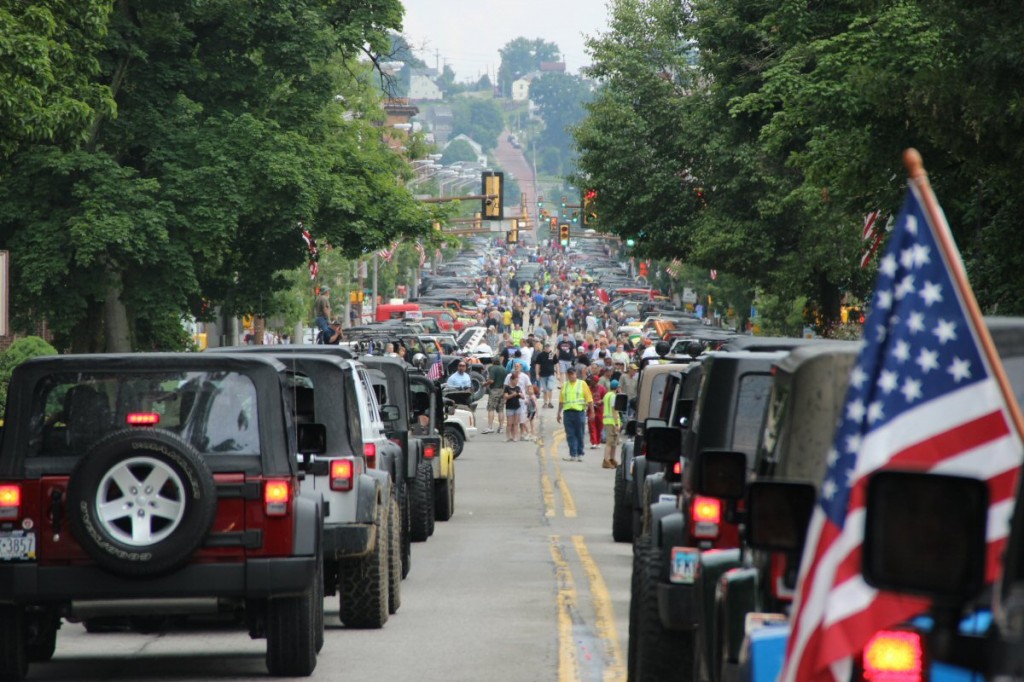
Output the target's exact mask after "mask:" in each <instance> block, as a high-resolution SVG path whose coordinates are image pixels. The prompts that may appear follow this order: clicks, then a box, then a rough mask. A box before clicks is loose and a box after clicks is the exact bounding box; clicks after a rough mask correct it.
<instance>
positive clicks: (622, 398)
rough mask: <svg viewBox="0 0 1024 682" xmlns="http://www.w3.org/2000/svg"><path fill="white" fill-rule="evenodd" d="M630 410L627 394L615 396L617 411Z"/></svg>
mask: <svg viewBox="0 0 1024 682" xmlns="http://www.w3.org/2000/svg"><path fill="white" fill-rule="evenodd" d="M628 409H629V396H628V395H626V394H625V393H616V394H615V411H616V412H625V411H626V410H628Z"/></svg>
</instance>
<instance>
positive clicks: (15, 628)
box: [0, 604, 28, 680]
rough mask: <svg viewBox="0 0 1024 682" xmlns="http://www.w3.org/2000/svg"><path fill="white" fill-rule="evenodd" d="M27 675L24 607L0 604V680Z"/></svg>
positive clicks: (22, 677)
mask: <svg viewBox="0 0 1024 682" xmlns="http://www.w3.org/2000/svg"><path fill="white" fill-rule="evenodd" d="M26 675H28V649H27V647H26V646H25V609H24V607H21V606H15V605H12V604H3V605H0V680H21V679H24V678H25V676H26Z"/></svg>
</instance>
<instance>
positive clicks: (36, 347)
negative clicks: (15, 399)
mask: <svg viewBox="0 0 1024 682" xmlns="http://www.w3.org/2000/svg"><path fill="white" fill-rule="evenodd" d="M56 354H57V349H56V348H54V347H53V346H51V345H50V344H48V343H47V342H46V341H44V340H43V339H41V338H39V337H38V336H26V337H24V338H21V339H18V340H17V341H15V342H14V343H12V344H11V346H10V348H8V349H7V350H6V351H4V352H3V353H0V414H4V412H5V410H6V409H7V386H8V385H9V384H10V382H11V372H13V371H14V368H15V367H17V366H18V365H20V364H21V363H23V362H25V361H26V360H28V359H29V358H35V357H39V356H41V355H56Z"/></svg>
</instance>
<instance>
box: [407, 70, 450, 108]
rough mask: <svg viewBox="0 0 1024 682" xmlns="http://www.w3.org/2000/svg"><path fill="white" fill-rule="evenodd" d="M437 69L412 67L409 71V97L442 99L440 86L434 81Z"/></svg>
mask: <svg viewBox="0 0 1024 682" xmlns="http://www.w3.org/2000/svg"><path fill="white" fill-rule="evenodd" d="M436 78H437V71H436V70H434V69H412V70H411V71H410V73H409V99H411V100H414V101H416V100H419V101H428V100H439V99H444V94H443V93H442V92H441V88H439V87H437V83H436V82H434V81H435V79H436Z"/></svg>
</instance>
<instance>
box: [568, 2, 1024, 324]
mask: <svg viewBox="0 0 1024 682" xmlns="http://www.w3.org/2000/svg"><path fill="white" fill-rule="evenodd" d="M610 10H611V19H610V24H609V30H608V31H607V32H606V33H605V34H602V35H600V36H597V37H595V38H592V39H590V40H589V41H588V48H589V50H590V52H591V55H592V57H593V66H592V68H591V69H590V72H589V75H591V76H593V77H595V78H596V79H597V80H598V81H599V82H600V83H601V84H602V87H601V89H600V90H599V91H598V93H597V95H596V97H595V99H594V100H593V101H592V102H591V103H590V104H589V105H588V108H587V112H588V115H587V118H586V119H585V120H584V121H583V122H582V123H581V124H580V125H579V126H578V127H577V128H576V129H575V130H574V137H575V140H576V147H577V150H578V153H579V157H578V160H577V165H578V168H579V170H578V172H577V173H576V175H575V176H574V181H575V182H576V183H577V184H579V185H581V186H583V185H586V186H592V187H595V188H597V189H598V191H599V197H600V198H599V203H600V211H601V228H602V229H605V230H609V231H612V232H615V233H617V234H619V235H621V236H622V237H624V238H634V239H636V240H637V247H636V251H637V253H638V254H640V255H655V256H658V257H661V258H665V257H669V258H672V257H675V258H679V259H681V260H683V261H684V262H687V263H692V264H697V265H700V266H702V267H705V268H707V267H713V268H716V269H719V270H720V271H723V272H742V273H745V274H747V276H749V277H750V279H751V281H752V284H753V285H755V286H757V287H758V288H759V289H760V290H763V291H771V292H773V295H774V296H775V297H777V298H778V301H779V304H780V305H781V306H782V307H783V308H785V309H786V310H788V309H789V308H788V306H789V303H788V302H790V301H800V300H801V299H802V298H805V299H806V302H807V306H808V308H809V309H810V310H813V311H815V316H816V319H820V321H821V326H822V328H825V329H829V328H832V326H833V323H834V321H835V320H836V319H837V318H838V315H839V305H840V302H841V300H842V294H843V293H845V294H849V295H853V296H855V297H858V298H864V299H869V298H870V291H869V289H870V286H871V283H872V281H873V272H872V271H871V270H870V269H868V270H861V269H860V267H859V259H860V255H861V251H862V248H863V247H862V244H861V239H860V227H861V224H862V222H863V218H864V214H865V213H867V212H868V211H871V210H874V209H879V210H881V211H882V212H883V215H884V214H887V213H888V214H892V213H895V212H897V211H898V209H899V205H900V201H901V198H902V195H903V194H904V192H905V182H904V181H903V180H902V178H903V177H904V172H905V171H904V170H903V168H902V151H903V150H904V149H905V148H906V147H910V146H914V147H917V148H918V149H919V150H920V151H921V153H922V155H923V157H924V160H925V164H926V167H927V168H928V169H929V171H930V177H931V180H932V184H933V186H934V187H935V190H936V193H937V195H938V197H939V200H940V202H941V203H942V205H943V208H944V209H945V212H946V214H947V216H948V218H949V220H950V224H951V225H952V228H953V232H954V236H955V238H956V239H957V241H958V243H959V245H960V249H961V252H962V253H963V255H964V258H965V262H966V265H967V268H968V272H969V274H970V276H971V279H972V282H973V284H974V289H975V293H976V294H977V296H978V299H979V302H980V303H981V304H982V306H983V308H984V309H986V310H989V311H992V310H998V311H999V312H1000V313H1019V312H1024V299H1022V298H1021V297H1020V296H1019V294H1018V292H1019V291H1020V290H1021V288H1022V287H1024V248H1021V247H1024V237H1022V236H1021V233H1020V230H1019V229H1017V227H1016V223H1017V222H1018V221H1017V220H1016V219H1015V216H1019V215H1020V212H1021V209H1022V208H1024V190H1022V188H1021V184H1020V182H1019V180H1017V179H1016V176H1017V175H1018V169H1019V168H1020V163H1021V158H1024V136H1022V135H1021V133H1022V132H1024V95H1022V94H1021V92H1020V88H1019V87H1017V85H1016V83H1019V82H1020V80H1021V78H1022V77H1024V60H1022V59H1021V58H1020V52H1019V50H1018V49H1017V48H1016V47H1015V46H1017V45H1019V44H1020V43H1021V39H1022V38H1024V21H1022V20H1024V6H1017V5H1014V6H1012V7H1010V6H1007V5H1005V3H997V2H994V1H992V0H985V1H983V2H981V3H980V4H979V3H970V4H966V5H965V4H963V3H958V2H953V0H925V1H924V2H910V1H908V0H880V1H876V2H870V3H831V4H829V3H825V4H820V3H819V4H813V5H808V4H807V3H806V2H799V1H797V0H783V1H782V2H777V1H769V0H695V1H694V2H690V3H679V2H677V0H613V1H612V2H611V4H610ZM1015 247H1018V248H1015ZM777 317H778V319H780V320H783V321H782V322H780V323H779V324H780V326H781V327H785V326H786V325H787V324H789V323H787V322H785V320H786V319H788V317H789V316H788V314H787V315H779V316H777Z"/></svg>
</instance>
